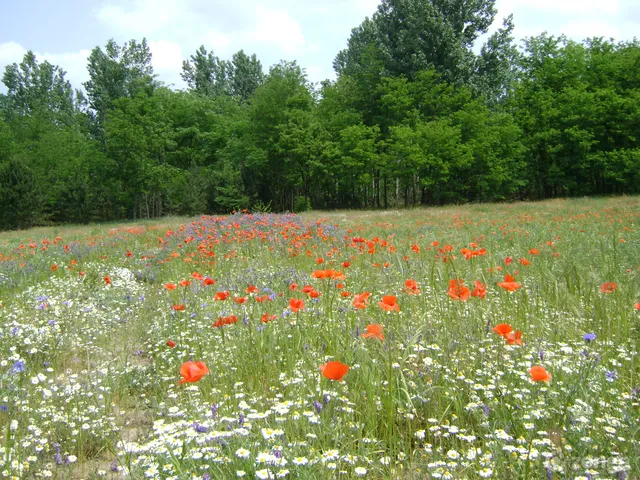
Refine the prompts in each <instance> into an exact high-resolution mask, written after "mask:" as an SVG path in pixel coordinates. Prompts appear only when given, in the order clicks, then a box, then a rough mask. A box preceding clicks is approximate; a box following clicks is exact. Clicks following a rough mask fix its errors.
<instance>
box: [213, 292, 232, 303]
mask: <svg viewBox="0 0 640 480" xmlns="http://www.w3.org/2000/svg"><path fill="white" fill-rule="evenodd" d="M229 295H230V293H229V292H228V291H224V292H216V294H215V295H214V296H213V299H214V300H218V301H223V300H226V299H227V298H229Z"/></svg>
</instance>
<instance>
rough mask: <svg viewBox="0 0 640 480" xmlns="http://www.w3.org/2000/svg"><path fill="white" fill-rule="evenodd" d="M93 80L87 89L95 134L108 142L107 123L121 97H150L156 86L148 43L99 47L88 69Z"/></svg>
mask: <svg viewBox="0 0 640 480" xmlns="http://www.w3.org/2000/svg"><path fill="white" fill-rule="evenodd" d="M87 69H88V71H89V80H88V81H87V82H85V83H84V84H83V85H84V88H85V90H86V92H87V100H88V107H89V109H90V113H91V115H92V119H93V133H94V135H95V136H96V137H97V138H99V139H100V140H104V122H105V119H106V116H107V113H108V112H109V111H110V110H111V109H113V108H114V102H115V101H116V100H117V99H119V98H133V97H135V96H136V95H137V94H139V93H140V92H146V93H147V94H148V93H150V92H152V91H153V89H154V87H155V86H156V81H155V80H154V77H155V75H154V73H153V66H152V65H151V50H149V46H148V45H147V40H146V39H144V38H143V39H142V42H137V41H136V40H131V41H129V42H125V43H124V45H122V47H120V46H118V44H117V43H116V42H115V41H114V40H113V39H111V40H109V41H108V42H107V44H106V45H105V48H104V51H103V50H102V49H101V48H100V47H95V48H94V49H93V50H92V51H91V54H90V55H89V63H88V66H87Z"/></svg>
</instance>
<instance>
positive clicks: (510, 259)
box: [504, 257, 513, 265]
mask: <svg viewBox="0 0 640 480" xmlns="http://www.w3.org/2000/svg"><path fill="white" fill-rule="evenodd" d="M511 262H513V258H511V257H507V258H505V259H504V263H506V264H507V265H511Z"/></svg>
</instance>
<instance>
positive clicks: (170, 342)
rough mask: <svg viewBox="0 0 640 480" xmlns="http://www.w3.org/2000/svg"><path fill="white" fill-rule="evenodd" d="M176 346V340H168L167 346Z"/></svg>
mask: <svg viewBox="0 0 640 480" xmlns="http://www.w3.org/2000/svg"><path fill="white" fill-rule="evenodd" d="M175 346H176V342H174V341H173V340H167V347H169V348H173V347H175Z"/></svg>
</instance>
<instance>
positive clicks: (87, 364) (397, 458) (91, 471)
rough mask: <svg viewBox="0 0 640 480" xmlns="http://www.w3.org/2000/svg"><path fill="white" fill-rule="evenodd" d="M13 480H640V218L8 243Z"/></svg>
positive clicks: (362, 222)
mask: <svg viewBox="0 0 640 480" xmlns="http://www.w3.org/2000/svg"><path fill="white" fill-rule="evenodd" d="M0 303H1V305H0V318H1V322H0V438H1V440H0V477H2V478H16V479H22V478H59V479H80V478H84V479H95V478H110V479H120V478H139V479H144V478H153V479H156V478H157V479H232V478H247V479H254V478H257V479H275V478H291V479H332V478H338V479H342V478H344V479H354V478H370V479H478V478H499V479H564V478H570V479H615V480H623V479H630V480H631V479H638V478H640V421H639V419H640V362H639V360H638V349H639V345H640V198H638V197H618V198H613V199H580V200H555V201H550V202H541V203H515V204H495V205H471V206H466V207H446V208H430V209H414V210H405V211H376V212H332V213H322V212H307V213H304V214H302V215H294V214H280V215H276V214H262V213H248V212H244V213H240V212H238V213H234V214H232V215H228V216H202V217H196V218H189V219H187V218H173V219H172V218H168V219H163V220H157V221H147V222H141V223H131V224H125V225H103V226H96V225H94V226H86V227H51V228H40V229H34V230H28V231H17V232H6V233H2V234H0Z"/></svg>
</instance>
